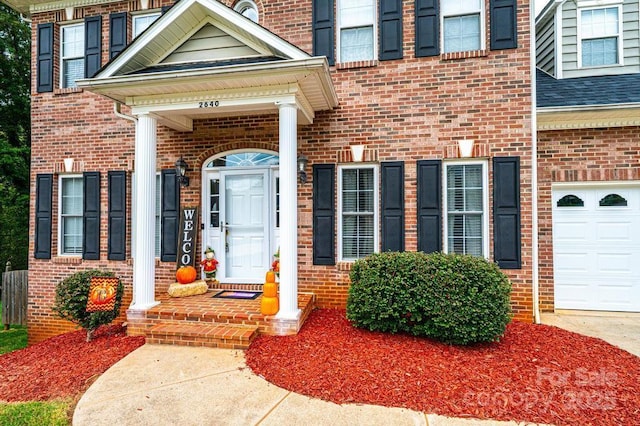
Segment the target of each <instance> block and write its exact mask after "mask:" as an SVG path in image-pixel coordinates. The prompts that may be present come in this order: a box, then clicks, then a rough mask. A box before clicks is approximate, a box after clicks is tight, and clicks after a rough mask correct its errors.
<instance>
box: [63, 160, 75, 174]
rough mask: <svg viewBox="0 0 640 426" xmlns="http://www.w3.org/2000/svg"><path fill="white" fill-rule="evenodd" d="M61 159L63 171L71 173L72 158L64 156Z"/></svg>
mask: <svg viewBox="0 0 640 426" xmlns="http://www.w3.org/2000/svg"><path fill="white" fill-rule="evenodd" d="M62 161H63V162H64V171H65V172H67V173H71V172H72V171H73V158H65V159H64V160H62Z"/></svg>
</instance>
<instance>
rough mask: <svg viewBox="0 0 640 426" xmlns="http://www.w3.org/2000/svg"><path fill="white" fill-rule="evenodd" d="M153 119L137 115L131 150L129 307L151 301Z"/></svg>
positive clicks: (144, 305) (153, 269)
mask: <svg viewBox="0 0 640 426" xmlns="http://www.w3.org/2000/svg"><path fill="white" fill-rule="evenodd" d="M156 131H157V120H156V118H155V117H152V116H150V115H148V114H142V115H140V116H138V123H137V125H136V147H135V149H136V152H135V189H136V190H135V194H133V196H134V197H135V203H136V216H135V218H134V220H133V226H135V232H136V241H135V258H134V259H133V301H132V302H131V306H130V309H140V310H145V309H149V308H151V307H152V306H155V305H157V304H158V303H160V302H157V301H156V300H155V278H156V259H155V228H156V218H155V206H156V137H157V135H156Z"/></svg>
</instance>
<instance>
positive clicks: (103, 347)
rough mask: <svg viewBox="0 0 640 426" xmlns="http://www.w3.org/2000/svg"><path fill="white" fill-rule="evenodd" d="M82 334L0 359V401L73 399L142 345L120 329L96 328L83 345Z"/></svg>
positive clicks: (18, 351)
mask: <svg viewBox="0 0 640 426" xmlns="http://www.w3.org/2000/svg"><path fill="white" fill-rule="evenodd" d="M86 337H87V333H86V331H84V330H79V331H74V332H71V333H66V334H62V335H60V336H56V337H52V338H50V339H47V340H45V341H42V342H40V343H37V344H35V345H32V346H29V347H27V348H25V349H21V350H17V351H13V352H10V353H8V354H4V355H0V401H7V402H15V401H44V400H48V399H51V398H62V397H67V396H72V397H73V396H76V395H78V394H80V393H82V392H84V391H85V390H86V389H87V388H88V387H89V385H90V384H91V383H92V381H93V379H95V378H96V377H97V376H99V375H100V374H102V373H104V372H105V371H106V370H107V369H108V368H109V367H111V366H112V365H113V364H115V363H116V362H117V361H119V360H120V359H122V358H124V356H125V355H127V354H128V353H129V352H131V351H133V350H134V349H136V348H138V347H140V346H142V345H143V344H144V337H143V336H139V337H127V336H126V334H125V329H124V328H122V326H117V325H114V326H108V327H100V328H99V329H98V330H96V332H95V333H94V335H93V340H91V342H89V343H87V342H86V341H85V340H86Z"/></svg>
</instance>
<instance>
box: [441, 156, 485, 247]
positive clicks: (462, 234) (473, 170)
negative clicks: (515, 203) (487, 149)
mask: <svg viewBox="0 0 640 426" xmlns="http://www.w3.org/2000/svg"><path fill="white" fill-rule="evenodd" d="M444 173H445V176H444V182H445V199H444V202H445V211H446V214H447V216H446V219H445V237H446V238H445V244H446V250H445V251H446V252H448V253H458V254H470V255H474V256H484V257H487V256H488V250H489V246H488V240H487V234H488V228H489V222H488V197H487V171H486V163H484V162H463V163H459V162H452V163H448V164H446V165H445V172H444Z"/></svg>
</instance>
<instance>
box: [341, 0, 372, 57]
mask: <svg viewBox="0 0 640 426" xmlns="http://www.w3.org/2000/svg"><path fill="white" fill-rule="evenodd" d="M338 22H339V27H340V28H339V31H338V45H339V48H338V55H339V58H338V62H343V63H344V62H354V61H368V60H372V59H374V58H375V57H376V56H375V55H376V52H375V51H376V25H375V22H376V2H375V1H374V0H338Z"/></svg>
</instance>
